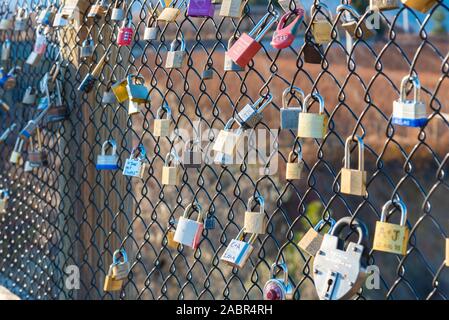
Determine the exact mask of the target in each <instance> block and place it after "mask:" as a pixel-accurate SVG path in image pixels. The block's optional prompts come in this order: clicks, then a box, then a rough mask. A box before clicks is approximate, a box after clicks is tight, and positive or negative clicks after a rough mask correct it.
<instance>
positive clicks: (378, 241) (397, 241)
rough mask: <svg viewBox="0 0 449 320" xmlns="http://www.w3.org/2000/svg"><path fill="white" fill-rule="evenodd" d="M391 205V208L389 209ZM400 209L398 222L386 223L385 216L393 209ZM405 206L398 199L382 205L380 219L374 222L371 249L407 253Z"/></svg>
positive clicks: (407, 232)
mask: <svg viewBox="0 0 449 320" xmlns="http://www.w3.org/2000/svg"><path fill="white" fill-rule="evenodd" d="M392 207H393V210H390V209H391V208H392ZM397 208H399V210H400V211H401V222H400V224H394V223H388V222H387V218H388V216H389V215H391V214H392V213H393V212H394V211H395V209H397ZM406 224H407V207H406V206H405V204H404V203H403V202H402V201H401V200H398V199H395V200H393V201H391V200H390V201H388V202H387V203H385V204H384V206H383V207H382V214H381V217H380V221H377V222H376V230H375V232H374V242H373V250H377V251H383V252H389V253H394V254H402V255H405V254H406V253H407V243H408V234H409V231H408V228H407V225H406Z"/></svg>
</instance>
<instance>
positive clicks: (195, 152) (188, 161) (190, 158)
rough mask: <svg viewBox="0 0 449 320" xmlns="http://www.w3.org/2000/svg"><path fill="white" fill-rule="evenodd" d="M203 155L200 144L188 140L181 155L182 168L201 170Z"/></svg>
mask: <svg viewBox="0 0 449 320" xmlns="http://www.w3.org/2000/svg"><path fill="white" fill-rule="evenodd" d="M202 160H203V154H202V152H201V146H200V142H199V141H198V140H193V139H190V140H189V141H187V142H186V144H185V147H184V152H183V155H182V164H183V166H184V168H186V169H188V168H196V169H198V168H201V164H202Z"/></svg>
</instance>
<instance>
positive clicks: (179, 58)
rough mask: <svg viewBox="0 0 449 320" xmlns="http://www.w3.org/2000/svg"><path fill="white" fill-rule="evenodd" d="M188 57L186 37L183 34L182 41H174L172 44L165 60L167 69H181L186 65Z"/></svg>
mask: <svg viewBox="0 0 449 320" xmlns="http://www.w3.org/2000/svg"><path fill="white" fill-rule="evenodd" d="M185 56H186V43H185V41H184V36H183V35H182V34H181V39H180V40H178V39H174V40H173V41H172V43H171V44H170V50H169V51H168V52H167V59H166V60H165V68H167V69H179V68H181V67H182V65H183V64H184V60H185Z"/></svg>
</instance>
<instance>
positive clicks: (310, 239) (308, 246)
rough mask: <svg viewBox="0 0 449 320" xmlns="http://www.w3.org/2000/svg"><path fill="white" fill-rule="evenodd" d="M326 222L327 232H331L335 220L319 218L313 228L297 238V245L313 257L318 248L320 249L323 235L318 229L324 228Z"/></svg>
mask: <svg viewBox="0 0 449 320" xmlns="http://www.w3.org/2000/svg"><path fill="white" fill-rule="evenodd" d="M326 224H330V228H329V230H328V232H327V233H331V231H332V229H333V228H334V225H335V220H334V219H332V218H329V220H327V221H326V220H324V219H321V220H320V221H319V222H318V223H317V224H316V225H315V227H313V228H310V229H309V230H308V231H307V232H306V234H305V235H304V236H303V237H302V238H301V240H299V242H298V247H299V248H300V249H301V250H303V251H305V252H306V253H308V254H309V255H311V256H312V257H315V255H316V254H317V252H318V250H320V247H321V243H322V242H323V238H324V237H323V235H322V234H321V233H320V231H321V230H322V229H323V228H324V226H325V225H326Z"/></svg>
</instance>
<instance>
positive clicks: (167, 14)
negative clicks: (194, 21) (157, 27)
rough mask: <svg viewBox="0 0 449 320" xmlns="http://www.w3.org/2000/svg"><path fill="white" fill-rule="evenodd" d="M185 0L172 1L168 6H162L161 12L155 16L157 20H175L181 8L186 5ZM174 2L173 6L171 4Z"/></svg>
mask: <svg viewBox="0 0 449 320" xmlns="http://www.w3.org/2000/svg"><path fill="white" fill-rule="evenodd" d="M186 2H187V1H186V0H179V1H176V3H175V1H172V2H170V4H169V5H168V6H165V5H164V6H163V9H162V12H161V14H160V15H159V16H158V17H157V20H158V21H165V22H167V23H169V22H175V20H176V18H177V17H178V16H179V14H180V13H181V8H183V7H184V6H185V5H186ZM173 3H174V5H173V7H172V4H173Z"/></svg>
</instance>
